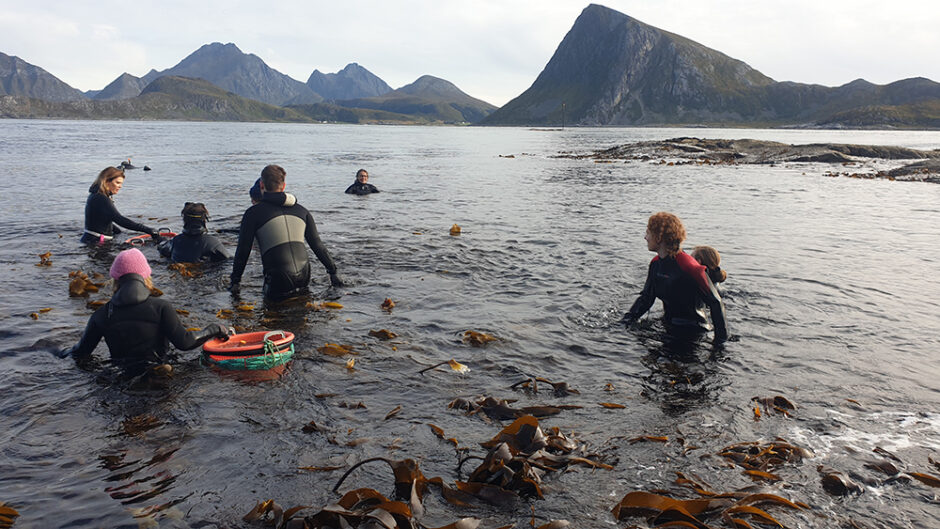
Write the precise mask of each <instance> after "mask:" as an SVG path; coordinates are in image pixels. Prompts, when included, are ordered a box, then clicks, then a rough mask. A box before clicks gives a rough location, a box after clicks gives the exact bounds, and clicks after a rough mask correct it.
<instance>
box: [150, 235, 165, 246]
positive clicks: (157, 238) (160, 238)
mask: <svg viewBox="0 0 940 529" xmlns="http://www.w3.org/2000/svg"><path fill="white" fill-rule="evenodd" d="M150 240H152V241H153V245H154V246H160V245H161V244H163V243H164V240H163V236H162V235H160V234H159V233H158V232H153V233H151V234H150Z"/></svg>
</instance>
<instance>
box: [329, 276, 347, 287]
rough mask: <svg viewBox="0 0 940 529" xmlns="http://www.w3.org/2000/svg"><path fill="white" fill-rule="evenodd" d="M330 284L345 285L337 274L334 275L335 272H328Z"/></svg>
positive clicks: (335, 285)
mask: <svg viewBox="0 0 940 529" xmlns="http://www.w3.org/2000/svg"><path fill="white" fill-rule="evenodd" d="M330 284H331V285H333V286H334V287H343V286H346V284H345V283H343V280H342V279H340V278H339V276H338V275H336V273H332V274H330Z"/></svg>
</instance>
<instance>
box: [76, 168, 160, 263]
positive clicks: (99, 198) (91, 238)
mask: <svg viewBox="0 0 940 529" xmlns="http://www.w3.org/2000/svg"><path fill="white" fill-rule="evenodd" d="M123 186H124V171H122V170H121V169H118V168H117V167H108V168H106V169H104V170H103V171H101V172H100V173H98V178H96V179H95V182H94V183H93V184H91V187H90V188H88V193H89V195H88V200H86V201H85V232H84V233H83V234H82V239H81V240H82V242H83V243H85V244H98V245H101V244H104V243H105V242H107V241H110V240H111V239H113V238H114V235H115V234H118V233H120V232H121V230H120V229H118V228H117V226H115V224H117V225H118V226H121V227H122V228H126V229H128V230H131V231H139V232H143V233H147V234H149V235H150V237H151V238H153V242H154V243H159V242H160V240H161V239H160V235H159V234H158V233H157V231H156V230H154V229H153V228H149V227H147V226H144V225H143V224H141V223H139V222H134V221H132V220H130V219H129V218H127V217H125V216H123V215H121V214H120V213H118V210H117V208H116V207H114V199H113V198H112V197H113V196H114V195H115V194H117V192H118V191H120V190H121V187H123Z"/></svg>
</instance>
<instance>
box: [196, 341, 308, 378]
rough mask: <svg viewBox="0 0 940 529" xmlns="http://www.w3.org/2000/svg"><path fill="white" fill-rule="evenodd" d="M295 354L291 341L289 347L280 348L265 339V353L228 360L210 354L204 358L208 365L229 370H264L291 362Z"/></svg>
mask: <svg viewBox="0 0 940 529" xmlns="http://www.w3.org/2000/svg"><path fill="white" fill-rule="evenodd" d="M293 356H294V344H293V343H291V344H290V345H289V346H288V347H287V349H285V350H283V351H281V350H278V348H277V346H276V345H275V344H274V342H272V341H270V340H265V341H264V353H263V354H260V355H255V356H244V357H239V358H231V359H228V360H212V357H211V356H209V355H204V356H203V359H204V361H205V362H206V364H207V365H210V366H215V367H218V368H220V369H227V370H229V371H246V370H251V371H263V370H266V369H271V368H274V367H277V366H281V365H284V364H286V363H287V362H290V360H291V358H293Z"/></svg>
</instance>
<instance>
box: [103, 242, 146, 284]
mask: <svg viewBox="0 0 940 529" xmlns="http://www.w3.org/2000/svg"><path fill="white" fill-rule="evenodd" d="M124 274H140V275H141V276H142V277H145V278H146V277H150V265H149V264H147V258H146V257H145V256H144V254H143V253H141V251H140V250H138V249H137V248H131V249H130V250H124V251H123V252H121V253H119V254H118V256H117V257H115V258H114V263H112V264H111V277H113V278H114V279H120V278H121V276H123V275H124Z"/></svg>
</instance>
